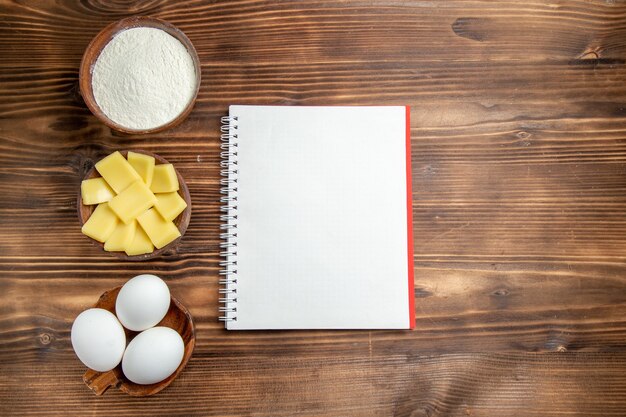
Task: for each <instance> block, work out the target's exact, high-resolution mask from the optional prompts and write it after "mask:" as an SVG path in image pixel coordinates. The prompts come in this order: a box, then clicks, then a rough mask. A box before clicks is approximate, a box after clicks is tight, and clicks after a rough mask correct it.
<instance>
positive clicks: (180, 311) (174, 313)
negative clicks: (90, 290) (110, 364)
mask: <svg viewBox="0 0 626 417" xmlns="http://www.w3.org/2000/svg"><path fill="white" fill-rule="evenodd" d="M121 289H122V287H121V286H119V287H117V288H113V289H112V290H109V291H107V292H105V293H104V294H102V295H101V296H100V299H99V300H98V302H97V303H96V305H95V306H94V307H95V308H103V309H105V310H108V311H110V312H111V313H113V314H115V300H117V295H118V294H119V292H120V290H121ZM157 326H164V327H169V328H171V329H174V330H176V331H177V332H178V334H180V336H181V337H182V338H183V342H184V343H185V353H184V355H183V360H182V362H181V363H180V365H179V366H178V368H177V369H176V371H174V373H173V374H172V375H170V376H169V377H167V378H166V379H164V380H163V381H161V382H157V383H156V384H150V385H140V384H135V383H134V382H131V381H129V380H128V379H126V377H125V376H124V373H123V372H122V364H121V363H120V364H119V365H117V366H116V367H115V368H113V369H111V370H110V371H106V372H98V371H94V370H92V369H88V370H87V372H85V375H83V381H84V382H85V384H86V385H87V386H88V387H89V388H90V389H91V390H92V391H93V392H94V393H95V394H96V395H102V394H104V393H105V391H106V390H108V389H109V388H111V387H117V388H119V389H120V390H122V391H123V392H125V393H126V394H128V395H132V396H133V397H146V396H148V395H153V394H156V393H157V392H159V391H161V390H163V389H164V388H165V387H167V386H168V385H169V384H171V383H172V381H173V380H174V379H176V377H177V376H178V374H180V373H181V371H182V370H183V368H184V367H185V365H187V362H188V361H189V358H190V357H191V353H192V352H193V348H194V346H195V344H196V333H195V330H194V327H193V320H192V318H191V314H189V311H187V309H186V308H185V306H183V305H182V304H181V303H180V302H179V301H178V300H176V299H175V298H174V297H171V302H170V309H169V310H168V311H167V314H165V317H163V320H161V321H160V322H159V323H158V324H157ZM124 332H125V333H126V341H127V342H130V340H131V339H133V338H134V337H135V336H137V335H138V334H139V333H140V332H133V331H131V330H128V329H126V328H124Z"/></svg>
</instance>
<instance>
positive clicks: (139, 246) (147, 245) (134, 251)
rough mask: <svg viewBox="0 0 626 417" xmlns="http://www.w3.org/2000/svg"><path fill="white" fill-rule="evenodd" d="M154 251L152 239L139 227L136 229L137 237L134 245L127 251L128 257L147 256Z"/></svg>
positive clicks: (134, 239) (133, 242)
mask: <svg viewBox="0 0 626 417" xmlns="http://www.w3.org/2000/svg"><path fill="white" fill-rule="evenodd" d="M152 251H154V245H152V242H151V241H150V238H149V237H148V235H147V234H146V232H144V231H143V229H142V228H141V227H139V226H137V227H136V228H135V237H134V238H133V241H132V243H131V244H130V246H128V247H127V248H126V250H125V252H126V255H128V256H137V255H145V254H146V253H152Z"/></svg>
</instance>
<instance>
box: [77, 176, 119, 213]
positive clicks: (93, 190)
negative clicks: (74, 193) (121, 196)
mask: <svg viewBox="0 0 626 417" xmlns="http://www.w3.org/2000/svg"><path fill="white" fill-rule="evenodd" d="M80 195H81V196H82V199H83V204H85V205H87V206H89V205H92V204H100V203H106V202H107V201H109V200H111V199H112V198H113V197H115V192H114V191H113V189H112V188H111V187H109V184H107V182H106V181H105V180H104V178H102V177H98V178H92V179H89V180H84V181H83V182H82V183H81V184H80Z"/></svg>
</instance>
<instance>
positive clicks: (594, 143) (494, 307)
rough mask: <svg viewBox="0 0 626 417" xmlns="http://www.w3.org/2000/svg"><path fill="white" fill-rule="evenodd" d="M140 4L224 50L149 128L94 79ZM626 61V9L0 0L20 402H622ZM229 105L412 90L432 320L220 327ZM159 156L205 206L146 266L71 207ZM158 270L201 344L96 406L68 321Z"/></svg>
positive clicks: (363, 410)
mask: <svg viewBox="0 0 626 417" xmlns="http://www.w3.org/2000/svg"><path fill="white" fill-rule="evenodd" d="M129 15H153V16H156V17H159V18H162V19H165V20H168V21H170V22H172V23H173V24H175V25H177V26H179V27H180V28H181V29H183V30H184V31H185V33H187V35H188V36H189V38H191V40H192V41H193V42H194V44H195V46H196V48H197V50H198V53H199V55H200V59H201V61H202V77H203V83H202V87H201V91H200V95H199V100H198V103H197V105H196V107H195V109H194V111H193V112H192V114H191V116H190V117H189V119H188V120H187V121H186V122H185V123H184V124H182V125H181V126H179V127H178V128H175V129H173V130H170V131H167V132H164V133H160V134H155V135H150V136H148V137H132V136H124V135H121V134H117V133H115V132H112V131H111V130H110V129H108V128H106V127H105V126H104V125H102V124H101V123H99V122H98V121H97V120H96V119H95V118H94V117H93V116H92V115H91V114H90V113H89V111H88V110H87V108H86V107H85V105H84V104H83V102H82V101H81V98H80V95H79V93H78V89H77V78H78V66H79V62H80V59H81V55H82V53H83V50H84V48H85V47H86V46H87V44H88V43H89V41H90V39H91V38H92V37H93V36H94V35H95V34H96V33H97V32H98V31H99V30H100V29H102V28H103V27H104V26H105V25H106V24H108V23H110V22H113V21H115V20H118V19H120V18H122V17H126V16H129ZM625 64H626V5H625V3H624V2H623V1H620V0H606V1H600V0H596V1H559V0H554V1H539V0H535V1H526V2H521V1H511V2H495V1H479V0H468V1H460V0H455V1H444V0H441V1H353V2H349V1H346V2H343V1H342V2H339V1H327V2H323V1H314V2H309V1H298V2H295V1H294V2H260V1H241V2H209V1H193V2H191V1H189V2H187V1H185V2H170V3H168V2H161V1H141V2H135V3H133V4H132V5H130V6H128V5H126V4H125V2H100V1H82V2H78V1H71V2H70V1H57V2H42V1H31V0H24V1H20V2H10V1H7V0H1V1H0V178H1V180H0V193H1V195H2V198H1V203H0V223H1V227H0V257H1V259H2V261H1V264H0V268H1V269H0V270H1V272H0V274H1V279H0V415H3V416H4V415H20V416H29V415H33V416H34V415H38V416H39V415H59V416H69V415H77V416H78V415H80V416H87V415H89V416H96V415H103V416H105V415H106V416H112V415H115V416H153V415H167V416H192V415H212V416H239V415H246V416H268V417H279V416H328V417H331V416H333V417H335V416H406V417H409V416H411V417H425V416H497V417H503V416H557V415H558V416H564V415H568V416H571V415H579V416H617V415H621V416H623V415H626V262H625V261H626V84H625V83H626V66H625ZM232 103H240V104H276V105H322V104H324V105H358V104H363V105H371V104H383V105H384V104H395V105H405V104H408V105H411V106H412V114H411V117H412V126H411V134H412V146H413V151H412V165H413V190H414V191H413V213H414V220H415V224H414V235H415V254H414V260H415V297H416V300H415V301H416V302H415V316H416V318H417V328H416V330H415V331H412V332H411V331H334V332H329V331H282V332H280V331H273V332H226V331H224V330H223V327H222V325H221V324H220V323H219V322H218V321H217V280H218V274H217V272H218V242H219V241H218V233H219V227H218V226H219V222H218V216H219V214H218V203H217V201H218V198H219V197H218V196H219V192H218V188H219V184H218V179H219V172H218V170H219V167H218V152H219V147H218V132H219V117H220V116H221V115H224V114H225V112H226V110H227V106H228V105H229V104H232ZM138 148H143V149H146V150H149V151H152V152H156V153H158V154H160V155H162V156H164V157H165V158H167V159H168V160H170V161H172V162H174V163H175V164H176V166H177V167H178V168H179V170H180V171H181V173H182V174H183V176H184V177H185V178H186V180H187V183H188V185H189V188H190V190H191V194H192V199H193V206H194V209H193V215H192V219H191V224H190V225H189V230H188V231H187V234H186V235H185V237H184V240H183V242H182V245H181V246H180V248H179V250H178V251H177V252H176V253H170V254H168V255H167V256H165V257H163V258H161V259H160V260H157V261H152V262H145V263H127V262H122V261H118V260H116V259H115V258H113V257H110V256H107V255H106V254H103V253H101V252H100V251H99V250H98V249H96V248H95V247H94V246H93V245H92V244H91V243H90V242H89V241H88V239H87V238H85V237H84V236H82V235H81V233H80V228H79V225H78V220H77V216H76V207H75V201H76V193H77V190H78V187H79V184H80V179H81V177H82V175H83V174H84V173H85V172H86V170H87V169H89V168H90V167H91V166H92V165H93V163H94V161H95V160H97V159H98V158H100V157H102V156H104V155H106V154H107V153H109V152H111V151H113V150H116V149H138ZM381 152H384V149H381ZM363 226H364V227H367V225H363ZM143 272H146V273H155V274H158V275H160V276H162V277H164V278H165V279H166V280H167V282H168V283H169V285H170V287H171V290H172V293H173V294H174V295H175V296H176V297H178V298H179V299H180V300H181V301H182V302H183V303H184V304H185V305H186V306H187V307H188V308H189V309H190V311H191V313H192V314H193V316H194V317H195V322H196V330H197V337H198V340H197V347H196V350H195V353H194V356H193V357H192V359H191V361H190V363H189V365H188V367H187V368H186V370H185V371H184V372H183V373H182V374H181V376H180V378H179V379H177V380H176V381H175V382H174V383H173V384H172V385H171V386H170V387H169V388H168V389H166V390H165V391H163V392H161V393H160V394H158V395H156V396H154V397H150V398H141V399H138V398H130V397H128V396H126V395H125V394H122V393H120V392H119V391H117V390H114V389H113V390H111V391H109V392H107V393H106V394H105V395H104V396H103V397H100V398H98V397H96V396H94V395H93V394H92V393H91V392H90V391H89V390H88V389H87V388H86V387H85V386H84V385H83V382H82V379H81V376H82V373H83V372H84V370H85V368H84V366H83V365H82V364H81V363H80V362H79V361H78V359H77V358H76V357H75V355H74V353H73V352H72V349H71V346H70V341H69V330H70V326H71V323H72V320H73V319H74V317H76V315H77V314H78V313H79V312H80V311H82V310H83V309H85V308H87V307H89V306H91V305H92V304H93V303H95V301H96V300H97V298H98V295H99V294H100V293H101V292H103V291H105V290H107V289H109V288H112V287H115V286H117V285H119V284H121V283H123V282H125V281H126V280H127V279H129V278H131V277H132V276H134V275H136V274H139V273H143Z"/></svg>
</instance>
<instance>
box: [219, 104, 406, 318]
mask: <svg viewBox="0 0 626 417" xmlns="http://www.w3.org/2000/svg"><path fill="white" fill-rule="evenodd" d="M222 121H223V123H224V125H223V127H222V132H223V134H222V142H223V145H222V149H223V152H222V158H223V160H222V175H223V176H224V179H223V180H222V186H223V189H222V201H223V203H224V204H225V207H223V213H222V214H223V215H222V218H221V220H222V222H223V224H222V232H223V235H222V238H223V239H224V240H223V241H224V243H223V244H222V246H223V248H222V251H223V253H222V255H223V256H224V258H223V259H224V260H223V262H222V268H224V270H223V271H222V273H221V274H222V280H221V283H222V284H223V287H222V289H221V290H220V292H221V302H222V303H223V304H222V307H221V308H220V310H221V312H222V313H221V315H222V317H221V319H222V320H224V321H225V322H226V328H227V329H230V330H244V329H406V328H413V326H414V309H413V249H412V233H411V229H412V221H411V176H410V147H409V144H410V133H409V132H410V130H409V109H408V107H401V106H384V107H383V106H378V107H287V106H285V107H282V106H230V110H229V116H228V117H225V118H223V120H222Z"/></svg>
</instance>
